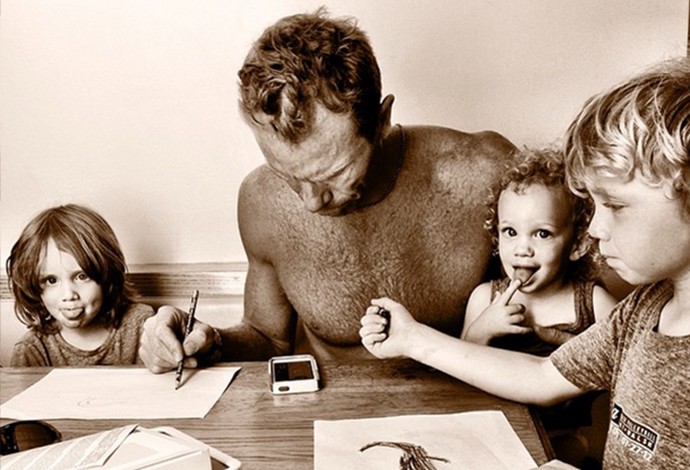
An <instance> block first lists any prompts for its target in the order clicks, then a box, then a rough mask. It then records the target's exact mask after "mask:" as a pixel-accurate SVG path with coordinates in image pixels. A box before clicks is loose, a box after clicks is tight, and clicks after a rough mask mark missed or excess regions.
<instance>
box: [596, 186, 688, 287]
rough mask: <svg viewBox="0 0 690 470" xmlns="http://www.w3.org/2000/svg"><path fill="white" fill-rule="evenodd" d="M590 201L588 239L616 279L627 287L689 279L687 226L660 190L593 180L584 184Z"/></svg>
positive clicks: (674, 204)
mask: <svg viewBox="0 0 690 470" xmlns="http://www.w3.org/2000/svg"><path fill="white" fill-rule="evenodd" d="M587 190H588V191H589V192H590V194H591V195H592V198H593V200H594V209H595V212H594V217H593V219H592V222H591V223H590V227H589V233H590V235H591V236H592V237H594V238H596V239H598V240H599V250H600V252H601V254H602V255H603V256H604V257H605V258H606V262H607V263H608V264H609V266H611V267H612V268H613V269H614V270H615V271H616V272H617V273H618V275H619V276H621V277H622V278H623V279H624V280H626V281H627V282H629V283H631V284H648V283H651V282H656V281H659V280H662V279H678V278H680V277H682V276H686V277H687V276H690V220H688V216H687V215H685V214H684V213H683V209H682V204H681V201H680V200H678V199H673V198H671V197H669V194H670V191H668V189H667V188H664V187H653V186H649V185H647V184H645V183H644V182H643V181H642V179H641V178H640V177H639V176H636V177H635V178H633V180H631V181H629V182H622V181H621V180H620V179H617V178H614V177H603V176H600V177H594V178H591V179H590V181H589V182H588V183H587Z"/></svg>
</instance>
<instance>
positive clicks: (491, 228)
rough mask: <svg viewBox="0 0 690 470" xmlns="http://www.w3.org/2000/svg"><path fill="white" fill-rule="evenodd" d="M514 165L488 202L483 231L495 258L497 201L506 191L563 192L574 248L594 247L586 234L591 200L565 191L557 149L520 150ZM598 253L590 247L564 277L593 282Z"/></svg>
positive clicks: (560, 158) (496, 253)
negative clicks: (536, 188) (532, 188)
mask: <svg viewBox="0 0 690 470" xmlns="http://www.w3.org/2000/svg"><path fill="white" fill-rule="evenodd" d="M516 161H517V163H516V164H515V165H514V166H513V167H511V168H510V169H509V170H508V171H507V172H506V173H505V174H504V175H503V176H502V177H501V178H500V180H499V181H498V182H497V183H496V185H495V186H494V187H493V188H492V189H491V192H490V196H489V200H488V202H487V206H488V216H487V218H486V220H485V222H484V228H485V229H486V230H487V231H488V232H489V233H490V234H491V240H492V242H493V245H494V255H496V256H497V255H498V237H499V233H498V200H499V197H500V196H501V193H502V192H503V191H504V190H506V189H508V188H511V189H513V190H515V191H516V192H518V193H519V192H521V191H524V189H525V188H527V187H529V186H532V185H535V184H541V185H544V186H547V187H551V188H559V189H562V191H563V195H564V196H565V198H566V200H567V201H568V202H569V204H570V207H571V208H572V215H573V219H572V222H573V235H574V240H573V244H575V243H592V244H593V240H592V239H591V238H590V237H589V235H588V234H587V228H588V226H589V223H590V221H591V220H592V215H593V214H594V205H593V204H592V200H591V199H590V198H585V197H581V196H578V195H576V194H574V193H573V192H572V191H570V190H569V189H568V185H567V182H566V175H565V161H564V156H563V153H562V152H561V151H560V150H557V149H556V148H543V149H532V148H523V149H521V150H520V151H519V152H518V153H517V155H516ZM597 253H598V249H597V247H596V246H594V245H592V246H590V248H589V249H588V250H587V253H586V254H585V255H584V256H582V257H581V258H580V259H578V260H577V261H575V262H573V263H572V264H571V266H570V269H568V271H567V273H566V275H567V277H568V278H569V279H572V280H588V279H593V278H595V277H596V275H597V274H598V271H599V265H600V262H599V260H598V256H597Z"/></svg>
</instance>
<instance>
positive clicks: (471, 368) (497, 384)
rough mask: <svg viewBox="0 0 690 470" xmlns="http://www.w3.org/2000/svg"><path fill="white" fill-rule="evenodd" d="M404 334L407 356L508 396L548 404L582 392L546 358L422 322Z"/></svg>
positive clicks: (502, 395)
mask: <svg viewBox="0 0 690 470" xmlns="http://www.w3.org/2000/svg"><path fill="white" fill-rule="evenodd" d="M394 321H395V320H392V322H394ZM406 337H407V338H408V341H409V343H408V346H407V347H406V349H407V353H406V354H405V355H407V356H408V357H410V358H412V359H415V360H417V361H419V362H421V363H423V364H426V365H428V366H431V367H433V368H435V369H438V370H440V371H443V372H445V373H447V374H449V375H452V376H453V377H456V378H458V379H460V380H462V381H463V382H467V383H469V384H471V385H474V386H475V387H477V388H480V389H482V390H485V391H487V392H489V393H492V394H494V395H498V396H500V397H503V398H506V399H509V400H514V401H519V402H522V403H532V404H537V405H542V406H549V405H552V404H554V403H558V402H560V401H562V400H565V399H568V398H572V397H574V396H576V395H579V394H582V393H584V391H583V390H580V389H579V388H578V387H576V386H575V385H573V384H572V383H570V382H569V381H568V380H567V379H565V377H563V376H562V375H561V374H560V373H559V372H558V370H557V369H556V367H555V366H554V365H553V364H552V363H551V361H550V360H549V358H542V357H537V356H533V355H530V354H525V353H520V352H515V351H508V350H503V349H498V348H492V347H488V346H482V345H478V344H474V343H470V342H467V341H461V340H457V339H455V338H452V337H450V336H448V335H445V334H443V333H441V332H439V331H437V330H434V329H433V328H431V327H429V326H427V325H424V324H421V323H417V325H416V326H415V327H414V331H411V332H410V334H408V335H406Z"/></svg>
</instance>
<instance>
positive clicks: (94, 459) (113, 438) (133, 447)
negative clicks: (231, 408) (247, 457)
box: [0, 425, 240, 470]
mask: <svg viewBox="0 0 690 470" xmlns="http://www.w3.org/2000/svg"><path fill="white" fill-rule="evenodd" d="M0 466H1V467H2V469H3V470H22V469H27V468H41V469H49V470H81V469H93V470H141V469H147V470H189V469H195V470H219V469H222V470H225V469H231V470H235V469H238V468H240V462H239V461H237V460H236V459H234V458H232V457H230V456H229V455H226V454H223V453H221V452H219V451H218V450H216V449H213V448H211V447H209V446H207V445H205V444H204V443H202V442H201V441H198V440H196V439H194V438H192V437H191V436H188V435H186V434H184V433H182V432H181V431H178V430H177V429H174V428H155V429H146V428H142V427H138V426H136V425H132V426H124V427H121V428H116V429H113V430H110V431H105V432H101V433H98V434H93V435H90V436H85V437H81V438H78V439H72V440H69V441H65V442H59V443H57V444H52V445H49V446H44V447H39V448H36V449H31V450H27V451H24V452H19V453H17V454H11V455H7V456H3V457H2V458H0Z"/></svg>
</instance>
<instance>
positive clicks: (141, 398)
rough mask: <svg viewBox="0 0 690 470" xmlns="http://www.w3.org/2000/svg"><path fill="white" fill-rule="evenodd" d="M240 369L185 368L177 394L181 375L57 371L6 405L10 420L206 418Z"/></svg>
mask: <svg viewBox="0 0 690 470" xmlns="http://www.w3.org/2000/svg"><path fill="white" fill-rule="evenodd" d="M239 370H240V368H239V367H210V368H207V369H185V371H184V378H183V383H182V386H181V387H180V388H179V389H177V390H175V372H169V373H167V374H152V373H151V372H149V371H148V370H146V369H138V368H114V367H113V368H110V367H102V368H100V367H99V368H85V369H81V368H80V369H76V368H74V369H73V368H62V369H53V370H52V371H50V373H48V374H47V375H46V376H45V377H43V378H42V379H41V380H39V381H38V382H36V383H35V384H34V385H32V386H31V387H29V388H27V389H26V390H24V391H23V392H22V393H20V394H18V395H17V396H15V397H14V398H12V399H10V400H8V401H6V402H5V403H3V404H2V405H0V417H2V418H10V419H137V420H143V419H160V418H203V417H204V416H206V414H207V413H208V412H209V411H210V410H211V408H212V407H213V405H214V404H215V403H216V402H217V401H218V399H219V398H220V396H221V395H222V394H223V392H224V391H225V389H226V388H227V387H228V385H229V384H230V382H231V381H232V379H233V378H234V377H235V374H237V372H238V371H239Z"/></svg>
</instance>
